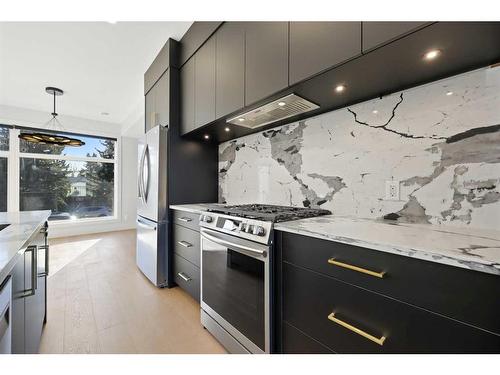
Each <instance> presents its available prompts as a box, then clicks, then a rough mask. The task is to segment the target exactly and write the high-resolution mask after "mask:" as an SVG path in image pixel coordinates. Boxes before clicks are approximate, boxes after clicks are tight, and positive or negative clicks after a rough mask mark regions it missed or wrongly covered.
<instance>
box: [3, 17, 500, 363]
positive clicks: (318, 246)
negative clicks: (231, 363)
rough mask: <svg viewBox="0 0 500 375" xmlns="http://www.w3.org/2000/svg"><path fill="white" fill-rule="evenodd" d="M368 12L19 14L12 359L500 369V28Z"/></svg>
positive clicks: (12, 134)
mask: <svg viewBox="0 0 500 375" xmlns="http://www.w3.org/2000/svg"><path fill="white" fill-rule="evenodd" d="M216 18H220V17H214V19H216ZM360 18H361V17H358V18H357V19H358V20H342V21H340V20H339V21H321V22H319V21H290V20H283V21H271V20H262V21H255V20H252V19H250V20H247V21H239V20H235V21H231V20H229V21H195V22H122V21H119V22H115V21H110V22H86V23H79V22H64V23H57V22H47V23H40V22H39V23H36V22H27V23H19V22H12V23H10V22H2V23H0V34H1V35H2V42H3V46H4V47H2V48H5V50H4V51H9V53H4V54H3V56H5V59H4V65H3V68H2V78H1V82H2V86H4V87H6V88H8V90H5V91H4V92H3V93H2V97H1V99H2V102H1V103H0V174H1V176H2V181H3V182H2V185H1V186H0V209H1V211H3V212H0V224H2V227H1V230H0V245H1V248H0V284H1V287H0V290H1V292H0V302H1V305H0V312H2V317H1V318H2V329H1V331H0V333H1V335H0V349H1V352H2V353H11V354H36V353H40V354H100V353H102V354H216V353H218V354H285V355H290V354H334V353H336V354H358V355H362V354H387V355H390V354H496V355H493V356H488V358H493V359H494V358H498V356H497V355H498V354H499V353H500V319H499V318H498V317H499V316H500V299H499V298H498V296H499V295H500V278H499V277H500V230H499V228H500V226H499V222H500V166H499V162H500V148H499V144H500V125H499V123H500V121H499V120H500V97H499V95H498V92H499V87H500V65H499V62H500V48H498V46H500V22H496V21H472V20H471V21H467V22H465V21H452V20H450V21H430V20H429V21H417V20H414V21H401V20H402V19H404V17H399V18H398V20H393V21H391V22H389V21H378V20H376V19H375V20H369V18H367V19H366V20H365V19H363V20H362V21H360V20H359V19H360ZM428 18H430V17H422V18H421V19H428ZM483 18H484V17H483ZM228 19H230V18H229V17H228ZM253 19H259V18H258V17H254V18H253ZM290 19H292V18H290ZM379 19H383V17H381V18H379ZM436 19H440V18H439V17H436ZM33 35H37V36H38V37H39V41H38V45H34V44H31V43H30V41H31V39H32V37H33ZM132 35H133V36H132ZM152 35H154V37H151V36H152ZM97 40H99V42H96V41H97ZM49 45H54V46H56V47H58V48H54V51H50V53H47V54H46V55H47V56H49V57H48V58H47V59H46V60H47V61H40V60H41V59H36V60H37V61H36V64H39V68H38V70H37V69H32V67H34V66H35V62H33V61H30V59H29V56H31V55H34V56H44V55H43V51H44V50H45V49H46V48H48V47H47V46H49ZM19 46H22V48H20V47H19ZM27 46H29V48H27ZM75 47H76V48H75ZM131 47H132V48H134V49H137V51H136V53H134V54H130V56H129V52H127V51H130V49H131ZM51 54H53V57H52V58H51V57H50V56H51ZM9 56H10V57H9ZM93 56H100V57H101V58H102V60H103V61H106V64H107V68H106V69H103V64H102V63H100V62H96V59H95V58H94V57H93ZM124 56H127V57H128V58H127V59H126V60H127V61H124ZM20 61H21V62H23V63H22V64H20V63H19V62H20ZM54 64H56V68H53V67H52V65H54ZM18 65H20V67H21V68H22V69H24V71H26V73H25V74H24V75H25V78H23V79H22V80H20V79H19V78H17V77H16V76H15V75H9V74H7V72H8V71H16V69H19V68H18V67H17V66H18ZM119 65H120V69H118V68H117V67H118V66H119ZM63 66H64V67H66V69H64V68H63ZM67 67H74V69H75V71H72V70H71V69H68V68H67ZM110 67H112V68H110ZM115 69H116V71H115ZM42 72H44V74H46V77H41V75H42ZM75 72H76V73H79V74H80V75H78V74H77V78H76V79H75V78H74V77H73V76H74V75H75ZM127 72H134V73H133V74H134V77H135V78H134V79H135V80H134V81H133V82H132V79H130V80H127V79H122V78H123V77H125V75H126V74H127ZM130 75H131V76H132V73H130ZM83 76H85V77H88V80H86V82H84V80H81V78H80V79H79V78H78V77H83ZM129 81H130V82H129ZM33 82H34V83H33ZM35 83H36V84H35ZM108 88H109V89H108ZM108 90H109V92H108ZM78 91H80V92H78ZM131 91H133V92H134V94H133V95H131V94H130V92H131ZM7 92H9V95H7V94H6V93H7ZM24 92H25V94H23V93H24ZM21 97H22V99H21ZM124 103H126V107H128V108H129V111H128V112H127V113H125V112H123V109H122V108H123V107H124ZM104 104H106V105H104ZM13 357H15V356H13ZM247 357H250V356H247ZM263 357H268V356H263ZM273 357H274V356H273ZM283 357H285V356H283ZM286 357H289V356H286ZM323 357H325V358H330V361H332V360H335V359H334V358H337V357H336V356H335V357H332V356H315V357H313V358H323ZM462 357H463V358H470V356H461V358H462ZM37 358H38V357H37ZM221 358H225V356H222V357H221ZM292 358H293V357H292ZM298 358H304V363H306V358H310V357H306V356H304V357H302V356H299V357H298ZM340 358H342V357H341V356H340ZM363 358H364V357H363ZM372 358H373V357H372ZM391 358H393V357H391ZM409 358H412V357H409ZM425 358H428V357H425ZM438 358H441V359H442V360H444V359H445V358H446V357H443V356H439V357H438ZM245 360H248V359H245ZM221 363H224V359H222V362H221ZM444 363H446V361H444Z"/></svg>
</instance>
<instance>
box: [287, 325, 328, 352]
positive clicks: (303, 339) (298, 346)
mask: <svg viewBox="0 0 500 375" xmlns="http://www.w3.org/2000/svg"><path fill="white" fill-rule="evenodd" d="M283 353H284V354H332V353H334V352H333V351H331V350H330V349H329V348H328V347H326V346H324V345H323V344H321V343H320V342H318V341H316V340H314V339H313V338H312V337H309V336H308V335H306V334H305V333H303V332H301V331H300V330H298V329H297V328H295V327H294V326H292V325H291V324H288V323H287V322H283Z"/></svg>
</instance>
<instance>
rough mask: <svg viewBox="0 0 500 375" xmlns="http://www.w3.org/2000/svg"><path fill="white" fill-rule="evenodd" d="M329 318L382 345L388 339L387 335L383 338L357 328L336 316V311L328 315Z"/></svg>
mask: <svg viewBox="0 0 500 375" xmlns="http://www.w3.org/2000/svg"><path fill="white" fill-rule="evenodd" d="M328 319H330V320H331V321H332V322H334V323H337V324H339V325H341V326H342V327H344V328H347V329H348V330H349V331H353V332H354V333H357V334H358V335H360V336H363V337H364V338H367V339H368V340H370V341H373V342H374V343H376V344H379V345H380V346H382V345H384V341H385V339H386V337H385V336H382V337H381V338H378V337H375V336H372V335H370V334H369V333H366V332H365V331H362V330H361V329H359V328H356V327H354V326H352V325H350V324H349V323H346V322H344V321H343V320H340V319H339V318H336V317H335V313H334V312H332V313H331V314H330V315H328Z"/></svg>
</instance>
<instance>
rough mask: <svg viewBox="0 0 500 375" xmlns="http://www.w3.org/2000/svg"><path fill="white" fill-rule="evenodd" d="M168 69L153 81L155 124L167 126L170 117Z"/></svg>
mask: <svg viewBox="0 0 500 375" xmlns="http://www.w3.org/2000/svg"><path fill="white" fill-rule="evenodd" d="M169 85H170V70H167V71H166V72H165V73H163V75H162V76H161V78H160V79H159V80H158V82H156V83H155V87H154V89H155V90H156V94H155V113H156V116H155V126H157V125H161V126H163V127H167V126H168V125H169V122H170V119H169V114H170V90H169Z"/></svg>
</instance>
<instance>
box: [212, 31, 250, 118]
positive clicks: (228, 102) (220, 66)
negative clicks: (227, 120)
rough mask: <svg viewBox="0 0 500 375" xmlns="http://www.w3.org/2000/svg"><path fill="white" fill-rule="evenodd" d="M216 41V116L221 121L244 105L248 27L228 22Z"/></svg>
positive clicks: (217, 34) (219, 32) (216, 35)
mask: <svg viewBox="0 0 500 375" xmlns="http://www.w3.org/2000/svg"><path fill="white" fill-rule="evenodd" d="M215 37H216V39H217V48H216V50H217V59H216V60H217V62H216V64H217V69H216V85H215V86H216V87H215V92H216V102H215V117H216V118H220V117H223V116H226V115H228V114H230V113H231V112H234V111H236V110H238V109H240V108H243V107H244V106H245V25H244V24H243V23H241V22H226V23H224V24H223V25H222V26H221V27H220V28H219V29H218V30H217V33H216V34H215Z"/></svg>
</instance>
